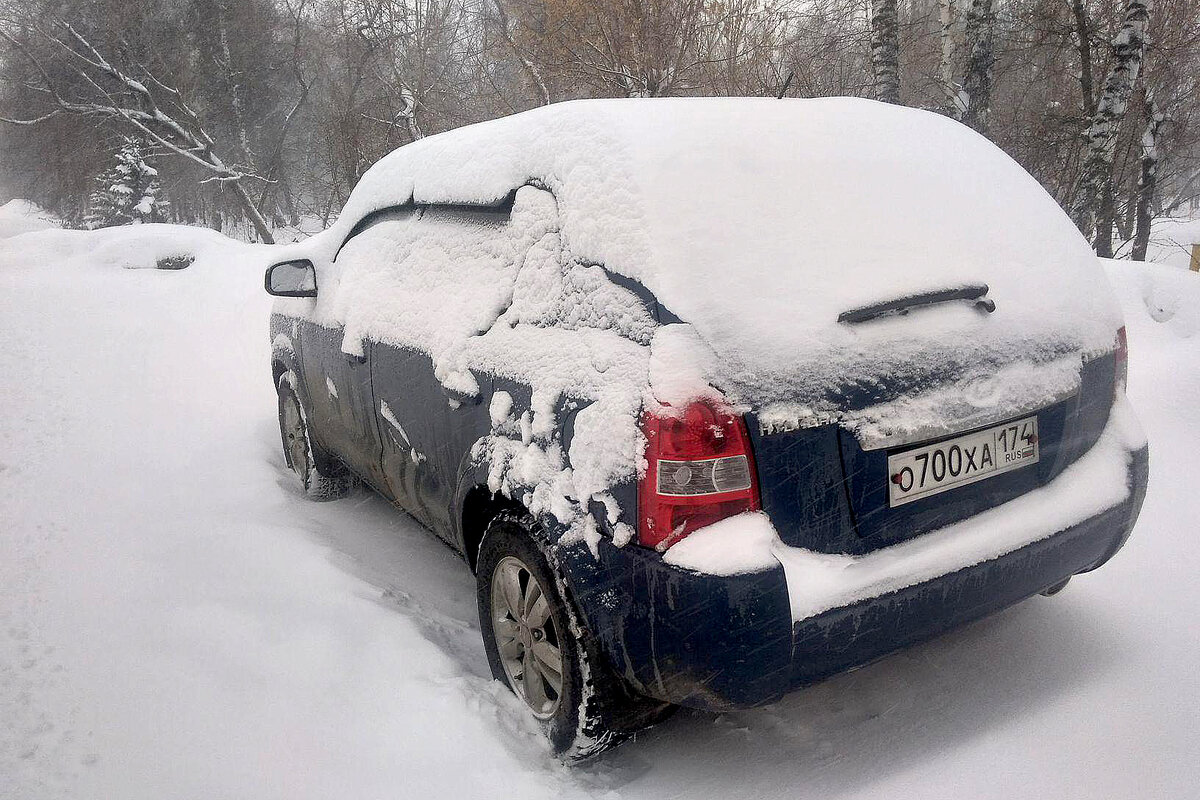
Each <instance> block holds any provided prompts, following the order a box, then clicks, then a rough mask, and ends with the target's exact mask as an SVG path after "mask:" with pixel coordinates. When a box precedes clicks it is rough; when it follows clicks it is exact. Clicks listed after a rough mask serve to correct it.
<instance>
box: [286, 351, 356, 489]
mask: <svg viewBox="0 0 1200 800" xmlns="http://www.w3.org/2000/svg"><path fill="white" fill-rule="evenodd" d="M277 389H278V391H279V435H280V437H281V438H282V439H283V457H284V459H285V460H286V461H287V465H288V468H289V469H290V470H291V471H292V473H293V474H294V475H295V476H296V477H297V478H298V479H299V481H300V486H301V488H302V489H303V491H304V493H305V494H306V495H308V496H309V497H311V498H313V499H314V500H335V499H337V498H339V497H343V496H345V495H346V494H347V493H348V492H349V491H350V490H351V489H352V488H353V487H354V478H353V476H352V475H350V473H349V472H348V471H347V470H346V468H345V467H343V466H342V465H341V464H338V463H337V462H336V461H335V460H334V459H333V458H332V457H330V456H327V455H326V454H324V453H322V452H321V451H320V450H319V449H318V448H317V447H316V445H315V444H314V443H313V441H312V438H311V437H310V435H309V431H308V417H307V415H306V414H305V413H304V406H302V405H301V404H300V394H299V392H297V390H296V374H295V373H294V372H285V373H283V375H281V376H279V384H278V386H277Z"/></svg>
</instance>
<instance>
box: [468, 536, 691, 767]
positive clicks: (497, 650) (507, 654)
mask: <svg viewBox="0 0 1200 800" xmlns="http://www.w3.org/2000/svg"><path fill="white" fill-rule="evenodd" d="M540 541H541V537H540V536H539V530H538V527H537V525H536V524H535V523H533V522H532V521H531V520H529V519H528V518H527V517H523V516H520V515H516V514H511V513H504V514H501V515H499V516H497V517H496V518H495V519H494V520H492V522H491V524H490V525H489V526H488V529H487V532H486V533H485V535H484V537H483V543H482V545H481V546H480V551H479V561H478V570H477V571H476V599H477V601H478V605H479V627H480V629H481V630H482V633H483V643H484V647H485V649H486V650H487V655H488V661H489V663H490V665H491V669H492V675H493V676H494V677H495V678H496V680H498V681H500V682H501V683H503V684H505V685H506V686H508V688H509V689H511V690H512V692H513V694H515V695H516V696H517V697H518V698H519V699H520V700H522V701H524V704H525V705H526V706H528V707H529V710H530V712H531V713H532V714H533V715H534V717H535V718H536V719H537V720H538V722H539V724H540V725H541V727H542V730H543V732H544V733H545V734H546V737H547V738H548V739H549V740H550V745H551V748H552V750H553V751H554V754H555V755H556V756H558V757H559V758H561V759H562V760H563V761H566V762H580V761H585V760H587V759H590V758H592V757H594V756H596V755H598V754H600V753H601V752H603V751H605V750H607V749H609V748H611V747H613V746H615V745H617V744H619V743H620V742H622V741H624V740H625V739H627V738H629V736H630V735H632V734H633V733H635V732H637V731H638V730H641V729H644V728H645V727H647V726H649V725H652V724H654V723H656V722H659V721H661V720H662V719H665V718H666V717H667V716H669V715H670V713H671V712H672V711H673V710H674V706H671V705H670V704H667V703H662V702H660V701H657V700H651V699H649V698H645V697H641V696H639V695H637V694H636V693H635V692H634V691H633V690H632V688H631V687H629V686H628V684H627V683H626V682H625V681H624V680H622V679H621V678H620V677H619V676H617V675H616V674H615V673H614V672H613V671H612V670H610V669H609V668H608V667H607V665H606V664H605V662H604V659H603V657H602V656H601V654H600V650H599V647H598V645H597V642H596V640H595V638H594V637H593V636H592V635H591V634H590V633H588V631H587V630H586V629H585V628H584V627H583V625H582V624H581V623H580V617H579V614H578V613H577V612H576V611H575V609H574V608H573V606H572V604H571V603H570V602H566V601H565V599H564V598H565V597H566V596H567V591H566V586H565V585H564V584H563V582H562V581H561V579H559V578H558V575H557V573H556V572H555V571H554V569H553V567H552V566H551V563H550V559H548V558H547V556H546V550H545V548H544V547H543V546H542V545H541V544H540ZM514 581H515V583H514ZM504 586H507V587H508V588H509V589H510V590H512V589H516V590H519V591H515V592H513V593H512V594H507V597H508V598H511V600H506V591H505V589H504V588H503V587H504ZM539 598H540V601H539ZM527 601H528V602H527ZM541 601H544V606H543V605H542V604H541ZM514 606H515V608H514ZM543 653H548V654H549V656H548V658H547V659H546V660H543V659H542V658H540V657H539V656H541V655H542V654H543ZM556 666H557V667H559V669H558V670H557V672H556V670H555V667H556Z"/></svg>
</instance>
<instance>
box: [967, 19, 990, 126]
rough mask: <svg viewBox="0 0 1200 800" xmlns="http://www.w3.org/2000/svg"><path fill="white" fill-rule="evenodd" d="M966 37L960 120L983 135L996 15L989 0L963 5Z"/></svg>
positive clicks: (987, 117)
mask: <svg viewBox="0 0 1200 800" xmlns="http://www.w3.org/2000/svg"><path fill="white" fill-rule="evenodd" d="M966 39H967V69H966V74H965V75H964V76H963V90H962V100H963V105H964V106H965V107H964V108H963V111H962V121H963V122H965V123H966V124H967V125H970V126H971V127H972V128H974V129H975V130H977V131H979V132H980V133H982V134H984V135H985V136H986V135H987V133H988V125H989V117H990V116H991V112H992V67H993V66H994V65H995V63H996V46H995V40H996V14H995V12H994V11H993V10H992V0H971V4H970V5H969V6H967V20H966Z"/></svg>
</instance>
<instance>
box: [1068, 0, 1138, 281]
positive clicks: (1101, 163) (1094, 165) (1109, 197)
mask: <svg viewBox="0 0 1200 800" xmlns="http://www.w3.org/2000/svg"><path fill="white" fill-rule="evenodd" d="M1149 24H1150V0H1129V5H1128V6H1127V7H1126V9H1125V19H1124V21H1123V22H1122V24H1121V28H1120V30H1118V31H1117V35H1116V36H1114V37H1113V40H1112V53H1113V55H1112V66H1111V67H1110V68H1109V71H1108V78H1107V79H1106V80H1105V81H1104V88H1103V90H1101V92H1100V97H1099V99H1098V100H1097V101H1096V112H1095V115H1094V116H1093V117H1092V122H1091V124H1090V125H1089V126H1088V129H1087V134H1086V137H1087V158H1086V160H1085V161H1084V165H1083V174H1082V176H1081V191H1080V193H1079V200H1078V203H1077V205H1076V214H1075V221H1076V224H1077V225H1078V226H1079V229H1080V230H1081V231H1083V233H1084V235H1085V236H1086V235H1092V239H1093V243H1094V246H1095V249H1096V255H1099V256H1102V257H1104V258H1111V257H1112V254H1113V246H1112V235H1113V222H1114V217H1115V214H1116V205H1115V194H1114V188H1113V161H1114V158H1115V155H1116V149H1117V136H1118V133H1119V130H1120V127H1121V124H1122V123H1123V122H1124V121H1125V112H1126V111H1127V110H1128V108H1129V100H1130V98H1131V97H1132V95H1133V88H1134V84H1135V83H1136V82H1137V78H1138V73H1139V72H1140V71H1141V68H1142V58H1143V56H1144V54H1145V51H1146V29H1147V27H1148V25H1149Z"/></svg>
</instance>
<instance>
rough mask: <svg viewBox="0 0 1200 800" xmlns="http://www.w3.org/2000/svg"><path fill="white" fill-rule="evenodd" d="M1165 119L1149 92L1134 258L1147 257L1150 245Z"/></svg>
mask: <svg viewBox="0 0 1200 800" xmlns="http://www.w3.org/2000/svg"><path fill="white" fill-rule="evenodd" d="M1165 120H1166V117H1165V116H1164V115H1163V114H1162V112H1160V111H1159V110H1158V105H1157V104H1156V103H1155V102H1154V95H1153V94H1151V93H1150V92H1146V130H1145V131H1143V132H1142V159H1141V161H1142V163H1141V167H1142V172H1141V175H1139V176H1138V197H1137V227H1136V228H1135V229H1134V233H1133V260H1134V261H1145V260H1146V249H1147V248H1148V247H1149V245H1150V221H1151V218H1152V215H1153V210H1154V191H1155V189H1157V188H1158V186H1157V184H1158V131H1159V129H1160V128H1161V127H1162V124H1163V122H1164V121H1165Z"/></svg>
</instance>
